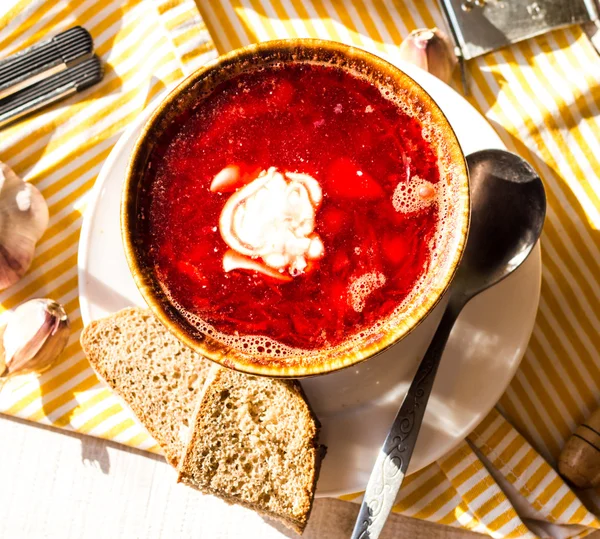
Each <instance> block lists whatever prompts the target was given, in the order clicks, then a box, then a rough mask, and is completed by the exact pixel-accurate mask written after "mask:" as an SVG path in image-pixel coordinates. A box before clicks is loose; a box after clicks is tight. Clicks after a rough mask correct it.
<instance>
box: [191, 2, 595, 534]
mask: <svg viewBox="0 0 600 539" xmlns="http://www.w3.org/2000/svg"><path fill="white" fill-rule="evenodd" d="M198 4H199V8H200V11H201V13H202V15H203V17H204V20H205V21H206V23H207V25H208V27H209V30H210V31H211V34H212V36H213V38H214V40H215V43H216V45H217V49H218V50H219V52H225V51H228V50H230V49H233V48H236V47H239V46H242V45H246V44H248V43H253V42H257V41H262V40H268V39H281V38H288V37H319V38H324V39H334V40H337V41H343V42H345V43H348V44H351V45H355V46H358V47H362V48H365V49H367V50H369V51H371V52H373V53H375V54H380V55H386V56H388V57H391V58H393V57H394V55H396V54H397V53H398V50H397V46H398V44H399V43H400V42H401V41H402V39H403V37H404V36H406V35H407V34H408V32H410V31H411V30H412V29H414V28H418V27H429V28H431V27H434V26H438V27H442V28H443V27H444V26H445V23H444V20H443V17H442V15H441V12H440V10H439V6H438V3H437V1H436V0H394V1H393V2H392V1H390V0H354V1H353V2H347V1H343V0H231V1H229V2H227V1H226V2H211V1H208V0H198ZM468 66H469V78H470V81H471V83H470V87H471V91H472V97H471V98H470V102H471V104H472V105H474V106H475V107H476V108H477V109H478V110H479V111H480V112H481V113H482V114H484V115H485V116H486V117H487V119H488V120H489V122H490V123H491V124H492V125H493V126H494V128H495V129H496V130H497V132H498V133H499V135H500V136H501V137H502V140H503V141H504V143H505V144H506V146H507V147H508V148H509V149H510V150H512V151H516V152H517V153H519V154H521V155H522V156H523V157H525V158H526V159H528V160H529V161H530V162H531V163H532V164H533V165H534V166H535V167H536V168H537V170H538V172H539V173H540V175H541V176H542V178H543V179H544V183H545V185H546V190H547V194H548V202H549V210H548V219H547V222H546V228H545V232H544V236H543V238H542V249H543V252H544V256H543V283H542V298H541V303H540V310H539V314H538V317H537V321H536V326H535V329H534V333H533V337H532V340H531V343H530V345H529V348H528V350H527V352H526V354H525V359H524V361H523V364H522V366H521V368H520V370H519V372H518V373H517V375H516V376H515V379H514V380H513V382H512V383H511V385H510V387H509V389H508V390H507V392H506V393H505V395H504V396H503V397H502V399H501V401H500V403H499V405H498V407H497V410H494V411H492V413H490V415H489V416H488V417H487V418H486V419H485V420H484V421H483V423H482V424H481V425H479V427H478V428H477V429H476V430H475V432H473V433H472V434H471V435H470V436H469V437H468V439H467V440H466V441H465V442H463V443H462V444H461V445H460V446H459V447H458V448H457V449H456V450H454V451H452V452H451V453H450V454H449V455H447V456H446V457H444V458H443V459H441V460H440V461H439V462H437V463H435V464H433V465H431V466H429V467H428V468H426V469H424V470H422V471H420V472H419V473H417V474H414V475H412V476H410V477H408V478H407V480H406V481H405V484H404V485H403V488H402V490H401V493H400V497H399V500H398V503H397V505H396V506H395V510H396V511H399V512H402V513H404V514H406V515H411V516H415V517H418V518H423V519H427V520H431V521H434V522H440V523H444V524H449V525H452V526H460V527H465V528H470V529H473V530H476V531H480V532H483V533H488V534H489V535H491V536H492V537H527V538H530V537H561V538H562V537H583V536H585V535H587V534H588V533H589V532H591V531H592V530H593V529H596V528H599V527H600V523H599V522H598V520H596V518H595V516H594V515H593V514H592V513H591V512H590V511H588V510H587V509H586V507H585V506H584V505H583V503H582V502H581V501H580V500H579V499H578V498H577V497H576V496H575V494H574V493H573V492H572V491H571V490H570V489H569V488H568V486H567V485H566V484H565V483H564V482H563V481H562V480H561V478H560V477H559V476H558V475H557V474H556V472H554V470H553V469H552V468H551V467H550V465H549V464H548V463H547V461H548V462H550V463H553V462H554V461H555V459H556V457H557V456H558V453H559V451H560V448H561V447H562V445H563V443H564V441H565V439H566V438H567V437H568V436H569V435H570V433H571V432H572V431H573V430H574V428H575V426H576V425H577V423H578V422H580V421H581V420H582V419H583V418H584V417H585V416H587V415H588V414H589V413H590V412H591V411H593V410H594V408H595V407H596V406H597V405H598V403H599V401H600V232H599V228H600V163H599V160H600V111H599V108H600V57H598V55H597V53H596V51H595V50H594V49H593V47H592V46H591V44H590V43H589V41H588V38H587V37H586V35H585V34H584V33H583V32H582V31H581V29H580V28H578V27H575V28H571V29H568V30H562V31H557V32H553V33H551V34H549V35H546V36H542V37H539V38H537V39H532V40H529V41H527V42H524V43H521V44H519V45H515V46H512V47H510V48H508V49H505V50H502V51H500V52H496V53H493V54H489V55H487V56H486V57H484V58H480V59H478V60H474V61H471V62H469V64H468ZM505 417H506V418H508V419H509V420H510V423H509V421H507V419H505ZM511 423H512V424H511ZM513 425H514V427H513ZM515 427H516V428H515ZM519 433H521V434H519ZM530 444H531V445H530ZM534 448H535V449H534ZM543 457H544V458H545V459H547V461H546V460H544V458H543ZM360 496H361V494H360V493H357V494H356V495H353V496H347V497H346V498H347V499H355V500H359V499H360ZM586 502H587V503H588V505H589V506H590V507H592V508H597V507H598V503H597V502H596V497H595V495H594V494H591V495H590V494H588V495H587V496H586Z"/></svg>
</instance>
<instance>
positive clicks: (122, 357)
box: [81, 308, 211, 466]
mask: <svg viewBox="0 0 600 539" xmlns="http://www.w3.org/2000/svg"><path fill="white" fill-rule="evenodd" d="M81 344H82V346H83V349H84V351H85V353H86V355H87V356H88V359H89V360H90V363H91V365H92V367H93V368H94V370H95V371H96V372H97V373H98V374H99V375H100V376H101V377H102V378H103V379H104V380H105V381H106V382H107V383H108V385H109V386H110V387H111V388H112V389H113V390H114V391H115V392H116V393H117V394H118V395H119V396H120V397H121V398H122V399H123V400H124V401H125V402H126V403H127V404H128V405H129V407H130V408H131V409H132V411H133V413H134V414H135V415H136V416H137V417H138V419H139V420H140V421H141V422H142V423H143V424H144V426H145V427H146V428H147V429H148V431H149V432H150V434H151V435H152V437H153V438H154V439H155V440H156V441H157V442H158V443H159V444H160V446H161V447H162V449H163V451H164V453H165V456H166V458H167V460H168V461H169V462H170V463H171V464H173V465H174V466H177V463H178V461H179V457H180V455H181V453H182V452H183V449H184V444H185V442H186V440H187V438H188V429H189V421H190V419H191V417H192V415H193V412H194V408H195V405H196V402H197V399H198V396H199V393H200V390H201V389H202V386H203V384H204V381H205V380H206V377H207V374H208V372H209V371H210V366H211V364H210V362H209V361H208V360H206V359H204V358H203V357H202V356H200V355H199V354H196V353H195V352H193V351H192V350H191V349H189V348H187V347H186V346H184V345H183V344H182V343H181V342H180V341H179V340H177V339H176V338H175V337H174V336H173V335H172V334H171V333H169V331H167V330H166V329H165V327H164V326H163V325H162V324H161V323H160V322H159V321H158V320H157V319H156V318H155V317H154V316H153V315H152V314H151V312H150V311H148V310H146V309H139V308H129V309H124V310H122V311H119V312H118V313H115V314H113V315H111V316H109V317H107V318H103V319H101V320H97V321H95V322H92V323H91V324H90V325H88V326H87V327H86V328H85V329H84V330H83V332H82V334H81Z"/></svg>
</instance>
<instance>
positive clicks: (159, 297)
mask: <svg viewBox="0 0 600 539" xmlns="http://www.w3.org/2000/svg"><path fill="white" fill-rule="evenodd" d="M315 49H318V50H320V51H323V50H326V51H329V52H331V53H332V54H338V55H340V54H341V55H342V56H344V57H345V58H350V59H353V60H356V59H358V60H360V61H362V62H365V63H366V64H368V65H369V67H371V68H373V69H375V70H381V71H383V72H385V73H386V74H387V75H388V76H389V77H392V78H394V79H395V80H396V81H398V80H401V81H402V84H407V85H408V86H409V87H410V88H411V91H413V90H414V91H415V92H416V93H417V94H418V99H419V100H421V101H422V102H423V103H424V104H425V107H426V110H427V112H428V113H430V114H431V115H432V116H434V117H435V121H436V124H437V127H438V128H440V129H441V130H442V132H443V134H444V137H445V139H446V141H447V143H448V147H449V150H448V152H449V153H450V154H451V156H452V159H451V160H452V163H453V164H454V165H455V166H456V167H459V168H460V170H457V172H456V174H459V175H460V177H461V182H460V192H459V194H458V199H459V200H460V201H462V202H463V207H462V211H461V212H460V213H459V215H458V216H457V218H456V219H457V221H458V220H459V219H460V222H462V226H461V230H460V234H459V236H458V241H457V243H456V246H455V248H454V250H453V252H451V254H450V260H449V262H448V266H449V269H448V271H447V272H446V273H445V275H444V276H443V277H442V278H441V279H440V281H441V282H438V283H436V284H435V286H432V287H431V288H430V289H428V290H427V291H426V297H425V298H424V301H423V302H422V304H421V305H419V306H418V307H417V308H416V311H412V312H409V313H408V315H407V316H405V318H404V319H403V320H402V323H400V324H398V325H397V326H396V327H395V328H394V330H393V331H387V332H386V333H385V334H384V336H383V337H380V338H378V339H377V340H376V341H374V342H371V343H369V344H367V345H363V346H361V347H359V348H358V350H357V349H349V352H348V353H346V354H345V355H344V356H343V357H336V358H332V357H326V358H323V360H322V361H319V362H312V363H309V364H295V365H286V366H282V365H280V364H278V363H276V361H269V360H263V361H262V362H261V361H256V360H253V361H248V360H247V359H246V356H245V355H244V354H241V353H239V351H237V350H236V349H234V348H232V347H228V346H226V345H224V344H222V343H218V342H217V341H216V340H215V339H213V338H212V337H209V336H207V335H205V334H203V333H201V332H200V331H199V330H197V329H195V328H193V327H192V326H191V324H189V323H185V322H184V320H182V318H183V316H182V315H181V314H180V313H177V311H176V310H175V308H174V307H173V306H172V305H171V303H170V302H169V301H168V299H167V298H166V297H165V294H164V292H162V291H159V290H158V288H159V287H158V285H157V279H156V277H154V272H151V271H149V270H148V268H147V267H146V266H145V265H144V264H142V262H141V261H140V259H139V256H138V250H137V249H136V245H135V241H134V239H133V237H132V232H133V230H134V228H133V227H132V226H131V225H132V224H133V223H134V222H135V221H137V204H136V202H137V194H138V185H139V182H140V179H141V178H142V177H143V176H142V173H143V170H144V169H145V165H146V161H145V160H144V161H143V163H142V164H140V160H143V159H144V155H143V151H144V149H145V147H146V146H147V143H148V138H149V136H150V134H151V133H152V130H153V129H154V128H155V127H156V123H157V122H158V121H159V120H161V119H163V118H164V116H165V114H166V111H168V110H169V109H170V108H171V107H173V108H175V103H176V101H177V100H179V99H180V98H181V96H182V94H184V92H185V91H186V90H188V89H190V88H192V87H193V86H194V85H195V84H197V83H198V82H200V81H201V80H202V79H203V77H205V76H206V75H207V74H208V73H211V72H213V71H214V70H218V69H219V68H221V67H223V66H227V65H229V64H232V63H236V62H238V63H239V62H240V61H243V60H244V59H252V58H254V59H257V58H258V59H260V58H261V57H262V55H268V54H269V53H277V52H283V53H289V52H293V51H294V50H296V51H300V50H302V51H303V52H307V51H311V50H313V51H314V50H315ZM299 61H303V60H299ZM223 80H227V79H226V78H225V79H222V80H221V82H222V81H223ZM405 87H406V86H405ZM134 210H136V211H134ZM120 217H121V237H122V242H123V247H124V251H125V257H126V259H127V264H128V266H129V269H130V272H131V274H132V277H133V279H134V281H135V284H136V286H137V288H138V290H139V291H140V293H141V295H142V297H143V298H144V300H145V301H146V303H147V304H148V306H149V308H150V310H151V311H152V312H153V313H154V315H155V316H157V317H158V319H159V320H160V321H161V322H162V324H163V325H164V326H165V327H166V328H167V329H168V330H169V331H170V332H171V333H173V334H174V335H175V336H176V337H177V338H178V339H179V340H180V341H182V342H183V343H185V344H186V345H187V346H189V347H190V348H192V349H193V350H195V351H196V352H198V353H200V354H201V355H203V356H204V357H206V358H208V359H210V360H212V361H214V362H216V363H217V364H220V365H222V366H225V367H228V368H232V369H235V370H238V371H240V372H245V373H247V374H254V375H261V376H270V377H276V378H303V377H308V376H315V375H320V374H327V373H330V372H334V371H337V370H340V369H343V368H347V367H350V366H352V365H355V364H357V363H360V362H362V361H365V360H367V359H369V358H371V357H374V356H376V355H378V354H379V353H382V352H383V351H385V350H386V349H388V348H389V347H390V346H393V345H394V344H395V343H397V342H398V341H400V340H401V339H403V338H404V337H406V336H407V335H409V334H410V333H411V332H412V331H414V330H415V329H416V328H417V327H418V326H419V325H420V324H421V322H422V321H423V320H424V319H425V318H426V317H427V316H428V315H429V314H430V313H431V312H432V311H433V309H434V308H435V307H436V305H437V304H438V303H439V302H440V300H441V298H442V297H443V296H444V294H445V292H446V291H447V290H448V288H449V286H450V284H451V282H452V279H453V278H454V276H455V274H456V271H457V269H458V266H459V264H460V261H461V259H462V255H463V253H464V249H465V245H466V240H467V235H468V230H469V226H470V220H471V200H470V191H469V174H468V168H467V163H466V158H465V155H464V153H463V151H462V149H461V146H460V143H459V142H458V139H457V137H456V133H455V132H454V129H453V128H452V126H451V125H450V122H449V121H448V119H447V118H446V115H445V114H444V113H443V111H442V110H441V109H440V107H439V106H438V105H437V103H436V102H435V101H434V100H433V98H432V97H431V96H430V95H429V94H428V93H427V91H426V90H424V89H423V88H422V87H421V85H419V84H418V83H417V82H416V81H415V80H414V79H413V78H412V77H410V76H409V75H408V74H406V73H405V72H404V71H402V70H401V69H400V68H398V67H396V66H394V65H393V64H391V63H389V62H388V61H386V60H384V59H383V58H380V57H379V56H376V55H374V54H372V53H369V52H367V51H365V50H363V49H360V48H356V47H352V46H349V45H345V44H342V43H338V42H335V41H329V40H320V39H312V38H296V39H283V40H272V41H264V42H261V43H256V44H252V45H248V46H245V47H242V48H239V49H236V50H233V51H231V52H229V53H227V54H224V55H222V56H219V57H218V58H216V59H215V60H212V61H211V62H209V63H207V64H205V65H204V66H202V67H200V68H199V69H197V70H196V71H194V72H193V73H192V74H190V75H189V76H188V77H186V78H185V79H184V80H183V81H181V82H180V83H179V84H178V85H177V86H176V87H175V88H173V89H172V90H171V91H170V92H169V93H168V94H167V95H166V96H165V97H164V98H163V99H162V101H161V103H160V104H159V105H158V107H157V108H156V109H155V110H154V111H153V113H152V114H151V116H150V117H149V119H148V120H147V121H146V123H145V124H144V126H143V128H142V130H141V132H140V134H139V136H138V138H137V140H136V143H135V147H134V149H133V151H132V154H131V156H130V159H129V163H128V167H127V173H126V177H125V181H124V183H123V191H122V196H121V209H120ZM149 273H151V274H152V275H153V277H150V276H149ZM184 323H185V327H184ZM185 328H187V330H186V329H185Z"/></svg>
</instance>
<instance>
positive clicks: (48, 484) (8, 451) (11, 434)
mask: <svg viewBox="0 0 600 539" xmlns="http://www.w3.org/2000/svg"><path fill="white" fill-rule="evenodd" d="M0 447H1V449H2V453H1V455H0V537H1V538H6V539H9V538H10V539H55V538H56V539H87V538H94V539H96V538H104V537H106V538H111V539H118V538H126V539H134V538H143V539H150V538H168V539H178V538H187V537H190V538H192V537H193V538H195V539H202V538H210V539H225V538H227V539H229V538H231V539H233V538H241V537H243V538H244V539H249V538H250V539H253V538H260V539H279V538H292V539H293V538H297V537H298V536H297V535H296V534H294V533H293V532H290V531H288V530H287V529H286V528H285V527H283V526H281V525H279V524H275V523H273V522H272V521H269V520H263V519H262V518H261V517H260V516H258V515H257V514H255V513H253V512H252V511H249V510H247V509H243V508H241V507H235V506H228V505H227V504H225V503H224V502H222V501H221V500H218V499H216V498H214V497H212V496H204V495H202V494H200V493H199V492H196V491H194V490H192V489H190V488H187V487H185V486H183V485H178V484H176V483H175V471H174V470H173V469H172V468H171V467H170V466H168V465H167V464H166V463H165V462H164V461H163V459H162V458H160V457H157V456H155V455H150V454H148V453H142V452H139V451H134V450H132V449H128V448H125V447H123V446H120V445H118V444H114V443H110V442H105V441H103V440H98V439H96V438H92V437H89V436H82V435H79V434H70V433H66V432H64V431H57V430H54V429H50V428H45V427H41V426H37V425H33V424H31V423H27V422H25V421H20V420H16V419H12V418H8V417H6V416H1V415H0ZM357 513H358V505H357V504H353V503H349V502H342V501H339V500H334V499H319V500H317V501H316V502H315V506H314V509H313V513H312V515H311V518H310V522H309V525H308V527H307V529H306V531H305V533H304V535H303V537H304V538H305V539H347V538H349V537H350V534H351V531H352V527H353V524H354V519H355V518H356V514H357ZM478 537H483V536H481V535H478V534H473V533H469V532H464V531H461V530H456V529H452V528H448V527H444V526H439V525H435V524H429V523H426V522H421V521H418V520H415V519H411V518H406V517H402V516H399V515H392V516H391V518H390V520H389V521H388V523H387V525H386V529H385V530H384V533H383V534H382V535H381V538H382V539H391V538H394V539H420V538H423V539H477V538H478ZM594 537H595V539H600V534H598V535H597V534H594V535H592V536H590V538H594Z"/></svg>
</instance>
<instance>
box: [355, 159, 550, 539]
mask: <svg viewBox="0 0 600 539" xmlns="http://www.w3.org/2000/svg"><path fill="white" fill-rule="evenodd" d="M467 165H468V168H469V174H470V185H469V188H470V191H471V193H470V195H471V227H470V230H469V237H468V239H467V245H466V247H465V251H464V254H463V258H462V260H461V262H460V265H459V267H458V270H457V272H456V276H455V278H454V280H453V282H452V285H451V287H450V290H449V292H448V294H449V300H448V305H447V307H446V310H445V312H444V315H443V316H442V320H441V321H440V324H439V326H438V328H437V331H436V333H435V335H434V336H433V339H432V341H431V344H430V345H429V348H428V349H427V352H426V353H425V356H424V357H423V359H422V360H421V363H420V364H419V367H418V369H417V373H416V374H415V377H414V378H413V381H412V383H411V385H410V388H409V390H408V393H407V395H406V397H405V398H404V401H403V402H402V406H401V407H400V410H399V412H398V415H397V416H396V419H395V420H394V423H393V424H392V427H391V429H390V432H389V434H388V436H387V438H386V440H385V442H384V444H383V447H382V448H381V451H380V453H379V455H378V457H377V461H376V462H375V466H374V467H373V471H372V472H371V476H370V478H369V482H368V484H367V489H366V491H365V495H364V498H363V502H362V504H361V507H360V512H359V514H358V518H357V521H356V525H355V527H354V531H353V533H352V539H376V538H377V537H379V534H380V533H381V530H382V529H383V526H384V524H385V522H386V520H387V517H388V515H389V514H390V511H391V510H392V507H393V505H394V502H395V500H396V496H397V494H398V491H399V490H400V486H401V485H402V481H403V480H404V477H405V475H406V472H407V470H408V465H409V463H410V459H411V456H412V454H413V450H414V448H415V445H416V443H417V438H418V435H419V429H420V428H421V423H422V422H423V416H424V414H425V408H426V407H427V402H428V400H429V396H430V395H431V390H432V388H433V382H434V380H435V375H436V373H437V368H438V365H439V363H440V360H441V358H442V354H443V352H444V348H445V346H446V342H447V341H448V337H449V336H450V332H451V331H452V327H453V326H454V323H455V322H456V319H457V318H458V315H459V314H460V312H461V311H462V309H463V307H464V306H465V305H466V304H467V303H468V302H469V300H471V299H472V298H473V297H474V296H476V295H477V294H479V293H480V292H483V291H484V290H486V289H487V288H490V287H491V286H494V285H495V284H497V283H499V282H500V281H501V280H502V279H504V278H505V277H507V276H508V275H510V274H511V273H512V272H513V271H515V270H516V269H517V268H518V267H519V266H520V265H521V264H522V263H523V262H524V261H525V259H526V258H527V256H529V254H530V253H531V251H532V250H533V248H534V247H535V245H536V243H537V241H538V239H539V237H540V235H541V233H542V227H543V225H544V219H545V216H546V194H545V192H544V186H543V184H542V180H541V179H540V177H539V176H538V175H537V174H536V172H535V171H534V170H533V168H532V167H531V165H529V163H527V161H525V160H524V159H522V158H521V157H519V156H518V155H515V154H513V153H510V152H507V151H504V150H483V151H480V152H476V153H473V154H471V155H468V156H467Z"/></svg>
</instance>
